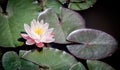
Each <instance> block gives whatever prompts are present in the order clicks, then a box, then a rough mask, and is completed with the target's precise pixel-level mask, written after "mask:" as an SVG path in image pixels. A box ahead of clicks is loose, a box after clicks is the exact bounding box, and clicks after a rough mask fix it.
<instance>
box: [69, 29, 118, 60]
mask: <svg viewBox="0 0 120 70" xmlns="http://www.w3.org/2000/svg"><path fill="white" fill-rule="evenodd" d="M67 40H69V41H71V42H77V43H80V44H74V45H68V46H67V48H68V50H69V51H70V52H71V53H72V54H73V55H75V56H76V57H78V58H82V59H102V58H105V57H108V56H111V55H112V54H113V52H114V51H115V50H116V49H117V42H116V40H115V39H114V38H113V37H112V36H111V35H109V34H107V33H105V32H103V31H100V30H95V29H78V30H75V31H73V32H72V33H70V34H69V36H68V37H67Z"/></svg>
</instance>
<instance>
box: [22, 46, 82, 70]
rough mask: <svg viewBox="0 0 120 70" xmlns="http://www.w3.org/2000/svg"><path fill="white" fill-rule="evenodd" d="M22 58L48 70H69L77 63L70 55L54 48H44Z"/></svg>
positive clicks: (28, 53)
mask: <svg viewBox="0 0 120 70" xmlns="http://www.w3.org/2000/svg"><path fill="white" fill-rule="evenodd" d="M22 58H24V59H26V60H29V61H32V62H34V63H36V64H39V65H41V66H42V67H44V68H47V69H48V70H69V68H70V67H71V66H72V65H74V64H76V63H77V61H76V60H75V58H74V57H73V56H71V55H70V54H68V53H66V52H63V51H60V50H58V49H53V48H43V50H42V51H40V52H39V51H37V50H35V51H31V52H27V54H26V53H25V55H24V56H23V57H22ZM80 66H81V69H83V68H84V67H83V66H82V65H81V64H80ZM44 68H43V69H44Z"/></svg>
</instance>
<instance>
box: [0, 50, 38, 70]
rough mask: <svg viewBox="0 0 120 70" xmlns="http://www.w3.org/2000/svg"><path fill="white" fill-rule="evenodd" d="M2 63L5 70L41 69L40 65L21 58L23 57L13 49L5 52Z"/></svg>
mask: <svg viewBox="0 0 120 70" xmlns="http://www.w3.org/2000/svg"><path fill="white" fill-rule="evenodd" d="M2 64H3V67H4V69H5V70H39V65H36V64H34V63H32V62H30V61H27V60H24V59H21V57H19V56H18V55H17V54H16V53H15V52H13V51H9V52H7V53H5V54H4V56H3V58H2Z"/></svg>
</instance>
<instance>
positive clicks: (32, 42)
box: [26, 39, 35, 45]
mask: <svg viewBox="0 0 120 70" xmlns="http://www.w3.org/2000/svg"><path fill="white" fill-rule="evenodd" d="M26 44H27V45H33V44H35V41H34V40H32V39H28V40H27V41H26Z"/></svg>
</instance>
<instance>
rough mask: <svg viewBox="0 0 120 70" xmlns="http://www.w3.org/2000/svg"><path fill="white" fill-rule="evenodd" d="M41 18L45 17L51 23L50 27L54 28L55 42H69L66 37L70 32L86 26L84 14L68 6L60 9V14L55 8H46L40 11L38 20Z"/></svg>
mask: <svg viewBox="0 0 120 70" xmlns="http://www.w3.org/2000/svg"><path fill="white" fill-rule="evenodd" d="M41 19H44V20H45V22H47V23H49V25H50V27H52V28H54V32H55V43H68V42H67V41H66V37H67V36H68V35H69V33H71V32H72V31H74V30H76V29H80V28H84V27H85V21H84V19H83V18H82V16H80V15H79V14H78V13H76V12H74V11H72V10H69V9H66V8H61V9H60V14H59V16H57V14H56V13H55V12H54V10H53V9H50V8H49V9H46V10H45V11H43V12H41V13H40V15H39V17H38V20H41Z"/></svg>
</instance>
